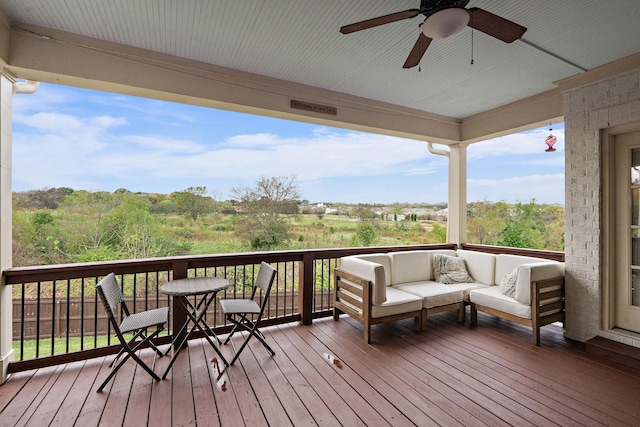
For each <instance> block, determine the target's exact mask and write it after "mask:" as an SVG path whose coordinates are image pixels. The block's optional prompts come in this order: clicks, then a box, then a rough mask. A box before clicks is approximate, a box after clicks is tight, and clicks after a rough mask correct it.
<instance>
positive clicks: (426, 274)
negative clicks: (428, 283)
mask: <svg viewBox="0 0 640 427" xmlns="http://www.w3.org/2000/svg"><path fill="white" fill-rule="evenodd" d="M434 254H443V255H449V256H456V251H454V250H448V249H438V250H419V251H406V252H390V253H389V257H390V258H391V266H392V268H393V282H392V284H393V285H398V284H401V283H409V282H418V281H424V280H433V271H432V269H431V258H432V257H433V255H434Z"/></svg>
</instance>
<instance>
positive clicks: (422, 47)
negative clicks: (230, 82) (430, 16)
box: [402, 33, 432, 68]
mask: <svg viewBox="0 0 640 427" xmlns="http://www.w3.org/2000/svg"><path fill="white" fill-rule="evenodd" d="M431 40H432V39H430V38H429V37H427V36H425V35H424V34H422V33H420V37H418V40H416V44H414V45H413V49H411V52H409V56H408V57H407V60H406V61H405V62H404V65H403V66H402V68H413V67H415V66H416V65H418V64H419V63H420V60H421V59H422V57H423V56H424V53H425V52H426V51H427V48H428V47H429V44H430V43H431Z"/></svg>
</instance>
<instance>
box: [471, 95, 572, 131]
mask: <svg viewBox="0 0 640 427" xmlns="http://www.w3.org/2000/svg"><path fill="white" fill-rule="evenodd" d="M563 117H564V105H563V99H562V94H561V93H560V91H559V90H558V89H553V90H550V91H547V92H544V93H541V94H538V95H534V96H530V97H529V98H525V99H521V100H518V101H515V102H512V103H510V104H507V105H503V106H501V107H498V108H494V109H492V110H489V111H485V112H482V113H479V114H475V115H473V116H469V117H467V118H465V119H464V120H463V121H462V129H461V132H460V133H461V137H462V142H463V143H473V142H479V141H484V140H487V139H491V138H496V137H498V136H504V135H509V134H512V133H516V132H522V131H525V130H529V129H535V128H538V127H541V126H545V125H548V124H549V123H558V122H561V121H562V120H563Z"/></svg>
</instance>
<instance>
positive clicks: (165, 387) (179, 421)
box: [0, 313, 640, 427]
mask: <svg viewBox="0 0 640 427" xmlns="http://www.w3.org/2000/svg"><path fill="white" fill-rule="evenodd" d="M265 332H266V337H267V340H268V341H269V343H270V344H271V345H272V347H273V349H274V350H275V351H276V355H275V356H274V357H271V356H270V355H269V354H268V353H267V351H266V349H265V348H264V347H263V346H262V344H260V342H258V341H257V340H251V341H250V344H249V346H248V347H247V348H246V349H245V351H244V353H243V354H242V356H241V357H240V359H239V360H238V361H237V362H236V363H235V364H234V366H232V367H230V368H228V369H226V370H224V369H222V368H223V367H224V365H223V364H222V363H218V365H219V367H220V369H222V372H219V370H216V367H215V361H214V359H215V358H216V357H217V355H216V354H215V352H214V351H213V349H212V348H211V347H210V346H209V344H208V343H207V342H206V341H204V340H193V341H191V342H190V343H189V347H188V349H185V350H183V352H182V353H181V354H180V356H179V357H178V359H177V361H176V363H175V364H174V366H173V368H172V369H171V371H170V372H169V374H168V376H167V379H166V380H164V381H160V382H156V381H154V380H153V379H152V378H151V377H150V376H149V375H148V374H147V373H146V372H145V371H144V370H143V369H142V368H140V367H138V366H137V365H136V364H135V363H134V362H133V361H129V362H127V363H126V364H125V366H123V367H122V368H121V370H120V372H119V373H118V374H117V375H116V377H115V378H114V380H112V381H111V382H110V383H109V384H108V385H107V386H106V387H105V389H104V391H103V392H102V393H96V392H95V389H96V388H97V386H98V385H99V384H100V382H101V381H103V380H104V378H105V377H106V375H107V374H108V371H109V368H108V364H109V362H110V361H111V359H112V356H110V357H106V358H104V357H103V358H97V359H91V360H87V361H83V362H74V363H70V364H68V365H60V366H54V367H48V368H42V369H37V370H34V371H29V372H21V373H17V374H14V375H13V376H12V377H10V379H9V381H7V383H5V384H4V385H2V386H0V426H18V425H20V426H21V425H24V426H42V425H60V426H72V425H76V426H80V427H89V426H94V425H95V426H111V425H126V426H129V425H131V426H142V425H148V426H174V425H198V426H244V425H252V426H253V425H256V426H260V425H264V426H266V425H278V426H281V425H322V426H325V425H349V426H352V425H370V426H379V425H393V426H399V425H421V426H427V425H446V426H456V425H465V426H467V425H470V426H471V425H473V426H505V425H525V424H526V425H538V426H551V425H554V426H556V425H562V426H572V425H575V426H578V425H580V426H583V425H586V426H590V425H593V426H596V425H616V426H618V425H620V426H624V425H629V426H633V425H640V405H637V396H639V395H640V372H638V371H637V370H634V369H632V368H629V367H625V366H623V365H620V364H617V363H615V362H612V361H609V360H606V359H604V358H600V357H597V356H594V355H590V354H587V353H586V352H585V351H584V345H582V344H580V343H574V342H571V341H569V340H566V339H565V338H564V337H563V334H562V328H561V327H560V326H559V325H550V326H547V327H544V328H542V337H541V339H542V341H541V344H542V345H541V347H535V346H533V345H531V335H530V334H531V331H530V329H529V328H526V327H523V326H521V325H517V324H514V323H511V322H507V321H504V320H501V319H497V318H494V317H492V316H488V315H485V314H480V315H479V319H478V325H477V326H475V327H470V326H469V325H468V324H459V323H457V322H456V321H455V314H452V313H443V314H440V315H436V316H432V317H430V318H429V328H428V330H427V331H425V332H414V330H413V322H412V321H411V320H406V321H399V322H395V323H392V324H383V325H375V326H374V327H373V328H372V344H367V343H365V342H364V340H363V339H362V325H360V324H359V323H358V322H356V321H354V320H353V319H350V318H349V317H348V316H342V317H341V318H340V321H338V322H335V321H333V319H318V320H315V321H314V323H313V324H312V325H308V326H301V325H298V324H287V325H280V326H275V327H270V328H266V329H265ZM241 339H242V338H241V337H240V336H238V337H234V340H235V341H236V344H239V343H240V342H241ZM222 352H223V354H224V355H225V357H228V358H229V359H230V358H231V355H232V348H231V346H223V347H222ZM141 356H142V357H143V359H144V360H145V361H146V362H148V363H149V364H151V365H152V366H154V369H155V371H156V372H157V373H158V374H159V375H162V373H164V370H165V369H166V366H168V363H169V357H161V358H158V357H155V355H154V354H153V353H152V352H151V351H150V350H144V351H142V352H141Z"/></svg>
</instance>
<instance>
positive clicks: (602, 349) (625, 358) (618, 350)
mask: <svg viewBox="0 0 640 427" xmlns="http://www.w3.org/2000/svg"><path fill="white" fill-rule="evenodd" d="M585 350H586V351H587V353H589V354H592V355H594V356H598V357H602V358H603V359H607V360H609V361H611V362H615V363H619V364H621V365H623V366H626V367H628V368H632V369H634V370H637V371H640V348H638V347H633V346H631V345H627V344H623V343H621V342H617V341H613V340H609V339H606V338H603V337H595V338H592V339H590V340H588V341H587V342H586V343H585Z"/></svg>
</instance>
